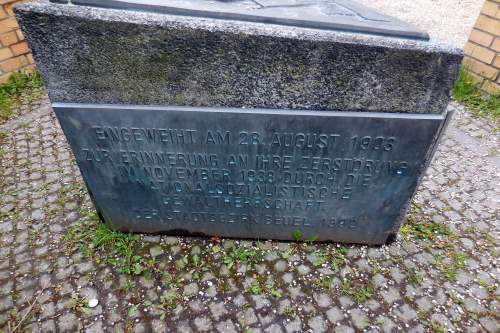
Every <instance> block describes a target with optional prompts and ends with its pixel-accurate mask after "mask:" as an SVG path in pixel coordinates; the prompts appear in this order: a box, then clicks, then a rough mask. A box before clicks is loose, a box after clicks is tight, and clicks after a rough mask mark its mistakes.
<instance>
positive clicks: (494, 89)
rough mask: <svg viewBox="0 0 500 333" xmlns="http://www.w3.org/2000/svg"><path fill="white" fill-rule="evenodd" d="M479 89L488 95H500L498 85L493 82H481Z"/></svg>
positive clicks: (499, 85)
mask: <svg viewBox="0 0 500 333" xmlns="http://www.w3.org/2000/svg"><path fill="white" fill-rule="evenodd" d="M481 89H483V90H485V91H487V92H489V93H490V94H498V93H500V84H498V83H496V82H493V81H489V80H485V81H484V82H483V85H482V86H481Z"/></svg>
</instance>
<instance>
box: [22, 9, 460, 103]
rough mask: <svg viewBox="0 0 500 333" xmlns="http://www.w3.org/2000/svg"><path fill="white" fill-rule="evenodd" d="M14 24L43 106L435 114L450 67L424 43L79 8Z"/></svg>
mask: <svg viewBox="0 0 500 333" xmlns="http://www.w3.org/2000/svg"><path fill="white" fill-rule="evenodd" d="M17 17H18V20H19V23H20V26H21V28H22V29H23V32H24V34H25V35H26V38H27V40H28V41H29V44H30V47H31V49H32V50H33V54H34V57H35V59H36V61H37V64H38V67H39V68H40V70H41V72H42V73H43V76H44V78H45V81H46V85H47V88H48V94H49V96H50V97H51V100H52V101H53V102H80V103H109V104H159V105H188V106H230V107H247V108H252V107H254V108H255V107H261V108H288V109H311V110H352V111H379V112H405V113H406V112H415V113H441V112H443V110H444V109H445V107H446V105H447V103H448V101H449V90H450V88H451V86H452V83H453V80H454V79H455V77H456V74H457V71H458V67H459V64H460V61H461V58H462V55H461V51H460V50H458V49H453V48H450V47H448V46H445V45H442V44H438V43H435V42H424V41H417V40H407V39H398V38H386V37H379V36H370V35H366V34H350V33H340V32H335V31H327V30H315V29H306V28H298V27H291V26H290V27H288V26H273V25H266V24H260V23H249V22H244V23H241V22H237V21H225V20H215V19H204V18H199V17H196V18H188V17H183V16H169V15H159V14H153V13H144V12H132V11H121V10H109V9H100V8H91V7H84V6H67V5H57V4H47V3H34V4H25V5H21V6H18V7H17ZM117 41H119V42H117Z"/></svg>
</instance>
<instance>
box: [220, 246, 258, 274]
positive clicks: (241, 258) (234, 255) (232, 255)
mask: <svg viewBox="0 0 500 333" xmlns="http://www.w3.org/2000/svg"><path fill="white" fill-rule="evenodd" d="M260 258H261V255H260V253H259V252H257V251H256V250H254V249H247V248H238V247H232V248H231V250H230V251H229V252H228V253H226V255H225V256H224V259H223V260H224V263H225V264H226V266H227V268H228V269H231V267H233V266H234V265H235V264H238V263H239V264H243V265H248V266H252V265H253V264H254V263H256V262H257V261H258V260H260Z"/></svg>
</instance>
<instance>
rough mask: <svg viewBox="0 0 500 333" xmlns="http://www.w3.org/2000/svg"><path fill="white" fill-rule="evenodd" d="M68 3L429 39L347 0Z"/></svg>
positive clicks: (89, 0) (106, 0) (97, 0)
mask: <svg viewBox="0 0 500 333" xmlns="http://www.w3.org/2000/svg"><path fill="white" fill-rule="evenodd" d="M52 1H53V2H58V3H60V2H61V1H60V0H56V1H54V0H52ZM72 3H73V4H76V5H86V6H94V7H102V8H112V9H126V10H136V11H148V12H156V13H164V14H173V15H186V16H198V17H209V18H217V19H229V20H241V21H250V22H262V23H271V24H282V25H292V26H299V27H305V28H317V29H328V30H345V31H350V32H361V33H372V34H381V35H390V36H396V37H406V38H417V39H426V40H427V39H429V35H428V34H427V33H425V32H422V31H419V30H418V29H416V28H415V27H414V26H412V25H410V24H408V23H406V22H402V21H400V20H398V19H396V18H393V17H389V16H387V15H382V14H380V13H377V12H375V11H374V10H371V9H370V8H367V7H364V6H362V5H360V4H357V3H356V2H354V1H350V0H326V1H325V0H323V1H317V0H316V1H310V0H216V1H199V0H198V1H195V0H73V1H72Z"/></svg>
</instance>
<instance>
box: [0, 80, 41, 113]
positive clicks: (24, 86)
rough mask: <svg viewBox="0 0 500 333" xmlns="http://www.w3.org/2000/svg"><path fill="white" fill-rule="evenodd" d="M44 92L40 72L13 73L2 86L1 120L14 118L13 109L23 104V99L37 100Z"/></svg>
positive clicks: (0, 100) (0, 86)
mask: <svg viewBox="0 0 500 333" xmlns="http://www.w3.org/2000/svg"><path fill="white" fill-rule="evenodd" d="M42 91H43V81H42V78H41V76H40V74H39V73H38V72H34V73H23V72H16V73H12V75H11V76H10V77H9V79H8V80H7V82H5V83H3V84H1V85H0V120H6V119H8V118H10V117H11V116H13V114H14V111H13V107H14V106H15V105H18V104H20V103H21V102H22V97H23V96H25V97H27V98H28V99H36V98H38V97H39V96H40V95H41V92H42Z"/></svg>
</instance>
